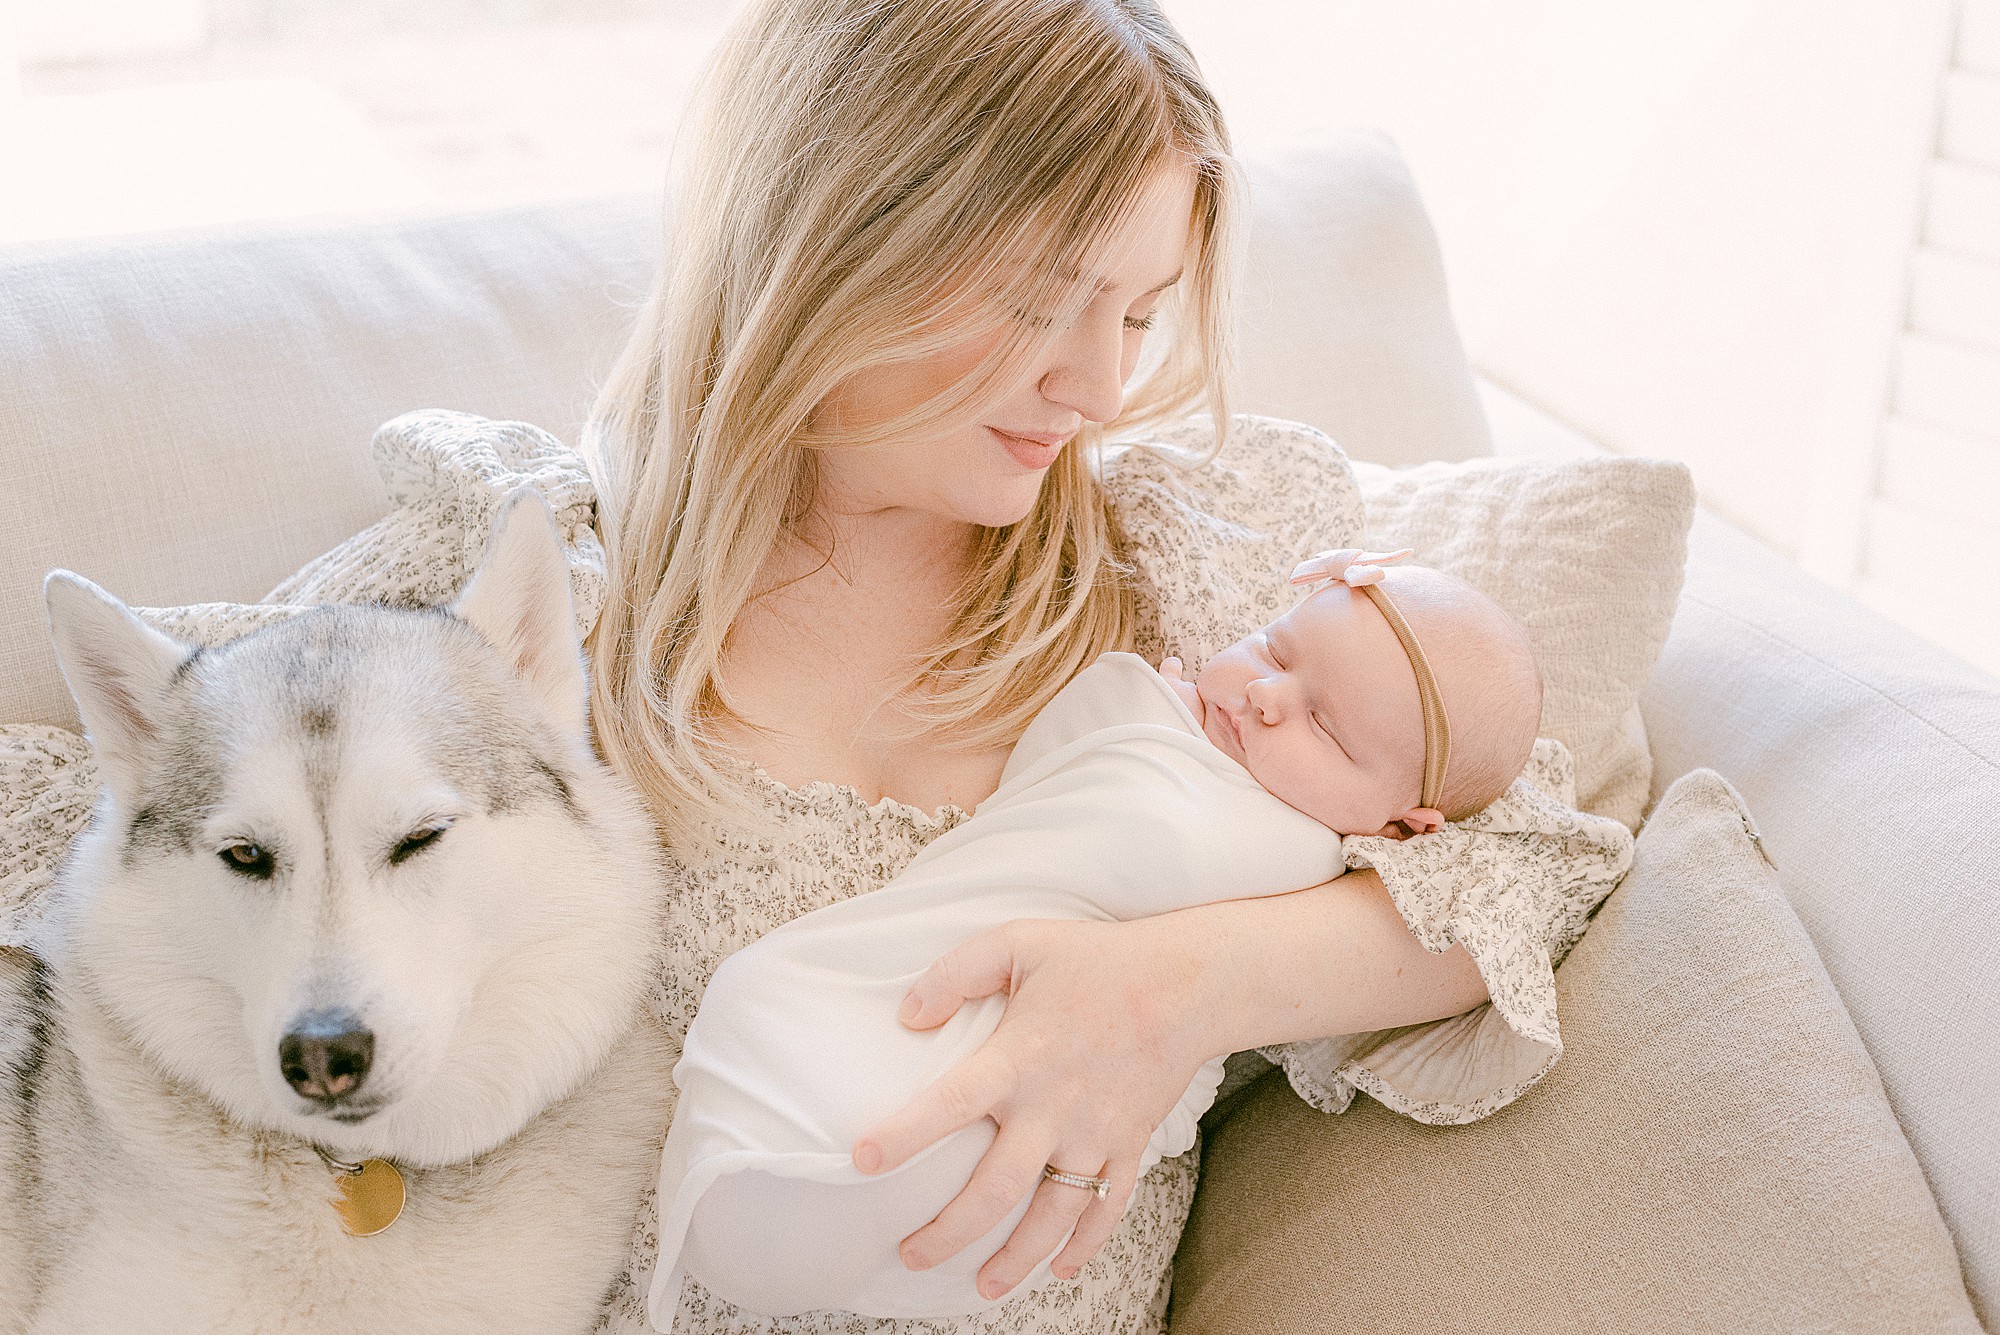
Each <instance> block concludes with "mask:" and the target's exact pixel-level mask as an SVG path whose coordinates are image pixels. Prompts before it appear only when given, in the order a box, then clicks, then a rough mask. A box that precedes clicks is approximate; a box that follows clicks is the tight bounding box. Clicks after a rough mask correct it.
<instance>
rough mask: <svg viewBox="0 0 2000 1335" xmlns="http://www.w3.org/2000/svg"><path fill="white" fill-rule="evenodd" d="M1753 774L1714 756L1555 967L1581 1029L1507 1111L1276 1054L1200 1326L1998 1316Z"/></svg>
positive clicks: (1643, 842)
mask: <svg viewBox="0 0 2000 1335" xmlns="http://www.w3.org/2000/svg"><path fill="white" fill-rule="evenodd" d="M1752 829H1753V827H1752V825H1751V822H1750V817H1749V816H1748V814H1747V813H1746V812H1745V810H1744V808H1743V806H1742V804H1741V799H1740V798H1739V797H1738V796H1737V795H1736V793H1735V792H1734V790H1732V789H1731V788H1730V787H1729V785H1728V784H1727V783H1726V782H1724V781H1723V780H1722V779H1721V778H1720V777H1719V776H1718V775H1716V774H1715V773H1713V772H1712V771H1706V770H1704V771H1697V772H1695V773H1693V774H1690V775H1688V776H1686V777H1685V778H1683V779H1682V780H1681V781H1680V782H1679V783H1677V784H1676V785H1675V786H1674V788H1673V789H1672V790H1671V791H1670V792H1669V793H1668V794H1667V796H1666V797H1665V798H1664V799H1663V800H1662V801H1661V802H1660V804H1659V806H1658V808H1657V809H1656V810H1655V812H1654V813H1653V816H1652V819H1651V820H1650V821H1649V822H1648V823H1647V825H1646V828H1645V830H1644V831H1643V832H1642V833H1641V834H1640V836H1639V842H1638V849H1637V853H1636V857H1635V861H1634V864H1633V869H1632V871H1631V873H1630V874H1629V875H1628V876H1627V877H1626V879H1625V881H1624V882H1623V883H1622V884H1621V885H1620V886H1619V888H1618V889H1617V890H1615V891H1614V892H1612V894H1611V897H1610V898H1609V899H1607V900H1606V901H1605V902H1604V904H1603V906H1602V908H1600V909H1599V911H1598V913H1597V916H1596V918H1595V920H1594V922H1593V924H1592V926H1591V929H1590V931H1589V932H1587V933H1586V934H1585V936H1584V938H1583V940H1582V941H1581V942H1579V943H1578V944H1577V946H1576V948H1575V950H1573V951H1572V952H1571V953H1570V955H1569V958H1568V959H1567V960H1566V961H1565V962H1564V964H1563V966H1562V969H1561V970H1560V971H1559V972H1558V974H1557V989H1558V995H1559V998H1560V1005H1561V1007H1562V1014H1563V1033H1564V1036H1565V1038H1566V1039H1567V1040H1568V1050H1567V1054H1566V1055H1565V1056H1564V1058H1563V1060H1562V1061H1561V1062H1560V1063H1559V1064H1558V1065H1557V1066H1556V1067H1555V1069H1554V1070H1553V1071H1552V1072H1551V1073H1550V1074H1549V1076H1548V1077H1547V1079H1545V1080H1544V1081H1543V1082H1542V1084H1541V1086H1540V1087H1539V1088H1537V1089H1536V1090H1535V1091H1534V1092H1533V1093H1531V1094H1529V1095H1528V1096H1527V1097H1526V1098H1524V1099H1522V1100H1521V1101H1519V1102H1518V1103H1515V1104H1512V1105H1510V1106H1509V1107H1507V1108H1504V1109H1502V1110H1501V1111H1500V1112H1498V1113H1496V1114H1494V1115H1493V1116H1492V1117H1490V1118H1488V1119H1486V1120H1485V1121H1482V1122H1476V1123H1473V1124H1471V1125H1469V1126H1462V1127H1432V1126H1425V1125H1422V1124H1420V1123H1417V1122H1412V1121H1409V1120H1407V1119H1405V1118H1401V1117H1398V1116H1395V1115H1394V1114H1392V1113H1390V1112H1388V1111H1387V1110H1386V1109H1384V1108H1382V1107H1381V1106H1380V1105H1379V1104H1376V1103H1374V1102H1373V1101H1372V1100H1368V1099H1358V1100H1356V1101H1355V1104H1354V1106H1353V1107H1352V1108H1351V1109H1350V1110H1349V1111H1348V1112H1347V1113H1345V1114H1343V1115H1341V1116H1338V1117H1329V1116H1327V1115H1326V1114H1324V1113H1320V1112H1316V1111H1314V1110H1313V1109H1311V1108H1309V1107H1307V1106H1306V1105H1305V1104H1304V1103H1302V1102H1300V1101H1299V1100H1298V1099H1297V1098H1296V1097H1294V1096H1293V1095H1292V1094H1291V1092H1290V1091H1289V1090H1288V1089H1287V1088H1286V1087H1285V1086H1284V1084H1283V1083H1282V1081H1280V1080H1278V1079H1276V1078H1275V1077H1274V1076H1266V1077H1264V1078H1263V1079H1262V1080H1260V1081H1259V1082H1258V1083H1257V1084H1256V1085H1255V1086H1253V1087H1251V1089H1250V1090H1248V1091H1247V1092H1246V1093H1245V1094H1244V1095H1243V1096H1242V1098H1241V1100H1240V1101H1239V1102H1237V1103H1236V1104H1235V1105H1233V1106H1232V1107H1231V1108H1230V1109H1229V1110H1228V1111H1227V1115H1226V1116H1225V1117H1224V1118H1223V1119H1222V1120H1221V1123H1220V1126H1219V1128H1218V1129H1217V1130H1216V1132H1215V1133H1214V1134H1213V1136H1212V1137H1211V1139H1210V1141H1209V1143H1208V1145H1207V1148H1206V1149H1205V1151H1204V1154H1203V1161H1204V1162H1203V1169H1202V1180H1201V1187H1200V1191H1199V1193H1198V1194H1197V1196H1196V1198H1195V1205H1194V1211H1193V1214H1192V1216H1191V1218H1190V1221H1189V1226H1188V1231H1187V1234H1186V1236H1185V1238H1184V1240H1183V1242H1182V1245H1181V1250H1180V1254H1179V1257H1178V1259H1177V1263H1176V1267H1175V1274H1174V1293H1173V1303H1174V1308H1173V1327H1174V1330H1175V1332H1176V1335H1213V1333H1215V1332H1235V1331H1242V1332H1253V1331H1254V1332H1259V1333H1260V1335H1261V1332H1265V1331H1271V1330H1307V1329H1310V1330H1315V1331H1340V1330H1355V1331H1377V1330H1425V1331H1501V1330H1603V1331H1618V1332H1629V1331H1647V1330H1659V1331H1683V1330H1757V1331H1764V1330H1769V1331H1778V1330H1783V1331H1806V1330H1814V1331H1819V1330H1825V1331H1831V1330H1868V1331H1910V1332H1918V1331H1923V1332H1936V1331H1966V1332H1971V1331H1975V1330H1977V1329H1978V1326H1977V1323H1976V1321H1975V1319H1974V1316H1973V1312H1972V1308H1971V1305H1970V1302H1969V1300H1968V1298H1967V1295H1966V1292H1965V1287H1964V1283H1963V1280H1962V1278H1961V1276H1960V1273H1959V1264H1958V1259H1957V1256H1956V1255H1955V1253H1954V1250H1953V1247H1952V1241H1951V1237H1950V1235H1949V1234H1948V1233H1947V1231H1946V1229H1945V1226H1944V1223H1943V1220H1942V1219H1941V1218H1940V1216H1939V1214H1938V1210H1937V1206H1936V1204H1935V1202H1934V1201H1933V1200H1932V1198H1931V1195H1930V1192H1929V1190H1928V1188H1927V1187H1926V1185H1925V1183H1924V1177H1923V1173H1922V1171H1921V1170H1920V1169H1919V1167H1918V1166H1917V1162H1916V1159H1915V1157H1914V1156H1913V1155H1912V1154H1911V1151H1910V1147H1909V1145H1908V1143H1907V1142H1906V1141H1905V1140H1904V1138H1903V1136H1902V1133H1901V1132H1900V1131H1899V1130H1898V1128H1897V1124H1896V1119H1895V1115H1894V1113H1893V1112H1892V1111H1891V1109H1890V1107H1889V1104H1888V1101H1887V1100H1886V1099H1885V1097H1884V1095H1883V1091H1882V1084H1881V1081H1880V1079H1879V1078H1878V1077H1877V1075H1876V1073H1875V1068H1874V1067H1873V1065H1871V1064H1870V1062H1869V1060H1868V1056H1867V1053H1866V1052H1865V1051H1864V1050H1863V1048H1862V1046H1861V1043H1860V1039H1859V1038H1858V1036H1857V1035H1856V1033H1855V1031H1854V1026H1853V1024H1852V1022H1851V1021H1849V1019H1848V1017H1847V1013H1846V1011H1845V1010H1844V1009H1843V1008H1842V1006H1841V1003H1840V998H1839V996H1838V994H1837V993H1836V992H1835V991H1834V989H1833V985H1832V983H1831V982H1830V981H1829V980H1828V978H1827V976H1826V972H1825V970H1824V969H1823V968H1822V967H1821V965H1820V962H1819V957H1818V955H1817V954H1816V953H1815V952H1814V950H1813V947H1812V943H1811V941H1810V940H1808V939H1807V937H1806V934H1805V932H1804V931H1803V930H1802V929H1801V927H1800V925H1799V922H1798V919H1797V917H1796V916H1795V915H1794V914H1793V913H1792V911H1791V909H1790V908H1789V907H1788V906H1787V904H1786V902H1785V897H1784V894H1783V892H1782V890H1780V888H1779V886H1778V882H1777V878H1776V876H1775V875H1774V873H1773V872H1772V869H1771V867H1770V865H1769V864H1768V862H1767V861H1766V860H1765V858H1764V855H1763V854H1762V853H1761V852H1760V851H1759V849H1758V846H1757V844H1756V842H1755V841H1754V840H1753V838H1752V837H1751V832H1752Z"/></svg>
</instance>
